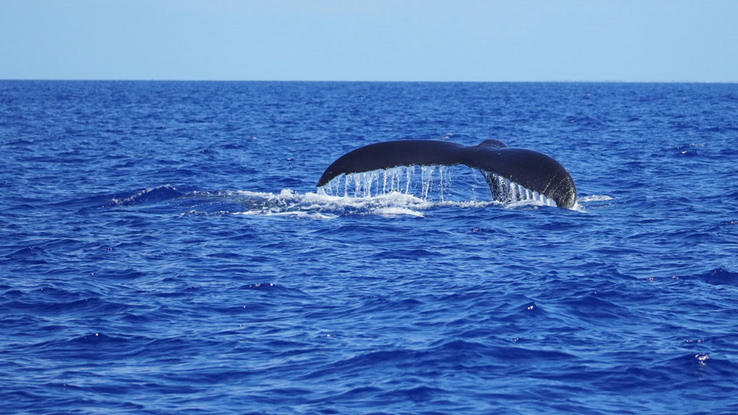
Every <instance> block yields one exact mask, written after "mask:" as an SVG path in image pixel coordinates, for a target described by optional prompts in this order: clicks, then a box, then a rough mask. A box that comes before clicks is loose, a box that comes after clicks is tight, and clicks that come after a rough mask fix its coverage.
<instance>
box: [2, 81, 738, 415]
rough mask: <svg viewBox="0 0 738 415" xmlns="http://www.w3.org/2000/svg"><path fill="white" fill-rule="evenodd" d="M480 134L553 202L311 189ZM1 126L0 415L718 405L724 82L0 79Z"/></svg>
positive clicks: (734, 225)
mask: <svg viewBox="0 0 738 415" xmlns="http://www.w3.org/2000/svg"><path fill="white" fill-rule="evenodd" d="M491 138H494V139H498V140H501V141H503V142H505V143H506V144H507V145H508V146H511V147H522V148H529V149H533V150H536V151H539V152H542V153H544V154H548V155H550V156H552V157H554V158H555V159H556V160H558V161H559V162H560V163H561V164H562V165H563V166H565V167H566V168H567V170H568V171H569V172H570V173H571V176H572V177H573V178H574V181H575V183H576V186H577V189H578V203H577V205H576V206H575V207H574V208H573V209H562V208H558V207H555V206H550V204H549V203H546V202H545V201H543V202H542V201H538V200H525V201H495V200H492V199H491V194H490V192H489V189H488V188H487V187H486V184H485V182H484V180H483V179H482V176H481V175H480V173H479V172H476V171H473V170H472V169H470V168H468V167H465V166H454V167H447V168H432V167H425V168H420V167H415V168H406V169H403V168H398V169H393V170H392V171H383V172H375V173H372V174H373V175H372V174H368V173H367V174H364V175H353V176H357V177H353V176H350V177H348V178H342V179H341V180H343V182H341V183H338V184H336V183H331V184H330V185H329V186H326V187H325V188H321V189H316V183H317V181H318V178H319V177H320V176H321V174H322V173H323V170H324V169H325V168H326V167H327V166H328V165H329V164H330V163H331V162H333V161H334V160H335V159H336V158H338V157H340V156H341V155H342V154H344V153H346V152H348V151H350V150H352V149H355V148H357V147H360V146H363V145H367V144H370V143H376V142H381V141H387V140H402V139H428V140H447V141H451V142H458V143H461V144H465V145H476V144H478V143H479V142H481V141H482V140H484V139H491ZM0 148H1V149H2V153H1V154H2V156H1V157H0V403H1V405H2V407H1V408H0V412H2V413H3V414H62V413H68V414H170V413H186V414H542V413H545V414H571V413H578V414H613V413H618V414H639V415H642V414H676V413H678V414H736V413H738V85H736V84H617V83H612V84H597V83H583V84H576V83H521V84H516V83H340V82H335V83H333V82H328V83H321V82H309V83H307V82H306V83H302V82H97V81H90V82H63V81H48V82H46V81H39V82H36V81H1V82H0ZM358 176H361V177H358ZM387 178H389V182H390V183H391V184H393V185H392V186H389V188H387V187H385V186H384V185H383V186H378V185H377V183H379V182H380V181H382V183H386V180H388V179H387ZM372 181H373V183H374V184H373V185H371V184H370V185H366V183H368V182H372ZM334 182H335V181H334ZM372 186H373V187H372Z"/></svg>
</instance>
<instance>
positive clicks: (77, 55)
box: [0, 0, 738, 83]
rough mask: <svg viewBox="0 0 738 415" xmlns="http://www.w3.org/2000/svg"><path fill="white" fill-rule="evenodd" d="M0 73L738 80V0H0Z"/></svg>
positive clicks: (28, 75) (118, 77)
mask: <svg viewBox="0 0 738 415" xmlns="http://www.w3.org/2000/svg"><path fill="white" fill-rule="evenodd" d="M0 79H70V80H76V79H93V80H98V79H99V80H259V81H261V80H279V81H453V82H458V81H461V82H470V81H473V82H510V81H513V82H516V81H523V82H528V81H575V82H600V81H604V82H732V83H735V82H738V1H736V0H689V1H687V0H499V1H498V0H361V1H359V0H64V1H62V0H0Z"/></svg>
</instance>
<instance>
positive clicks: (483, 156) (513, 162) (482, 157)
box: [317, 140, 577, 209]
mask: <svg viewBox="0 0 738 415" xmlns="http://www.w3.org/2000/svg"><path fill="white" fill-rule="evenodd" d="M458 164H464V165H466V166H469V167H471V168H473V169H478V170H480V171H481V172H482V173H483V175H484V177H485V179H486V181H487V184H488V185H489V187H490V191H491V192H492V197H493V199H498V198H499V197H500V196H501V194H502V192H503V191H504V189H503V185H502V184H501V182H500V181H499V180H497V178H498V177H500V178H504V179H507V180H509V181H510V182H513V183H517V184H518V185H520V186H523V187H524V188H526V189H528V190H531V191H533V192H538V193H539V194H541V195H544V196H546V197H547V198H549V199H551V200H553V201H554V202H555V203H556V205H557V206H558V207H561V208H567V209H571V208H572V207H574V204H575V203H576V201H577V189H576V186H575V185H574V180H573V179H572V178H571V175H570V174H569V172H568V171H567V170H566V169H565V168H564V167H563V166H562V165H561V164H559V162H557V161H556V160H554V159H553V158H552V157H550V156H547V155H545V154H543V153H539V152H537V151H534V150H529V149H525V148H514V147H508V146H507V145H505V143H503V142H502V141H499V140H484V141H482V142H481V143H480V144H478V145H475V146H465V145H463V144H459V143H454V142H450V141H436V140H399V141H385V142H379V143H374V144H369V145H366V146H364V147H360V148H357V149H355V150H352V151H350V152H348V153H346V154H344V155H343V156H341V157H339V158H338V159H336V161H334V162H333V163H331V165H330V166H328V168H326V169H325V171H324V172H323V175H322V176H321V177H320V180H318V184H317V187H322V186H325V185H326V184H328V183H329V182H330V181H331V180H333V179H334V178H336V177H338V176H340V175H343V174H351V173H363V172H368V171H373V170H383V169H389V168H393V167H400V166H454V165H458Z"/></svg>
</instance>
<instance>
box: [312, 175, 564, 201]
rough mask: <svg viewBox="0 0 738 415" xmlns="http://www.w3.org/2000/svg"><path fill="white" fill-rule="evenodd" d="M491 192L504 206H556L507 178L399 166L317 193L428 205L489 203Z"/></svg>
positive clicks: (342, 179)
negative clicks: (411, 199)
mask: <svg viewBox="0 0 738 415" xmlns="http://www.w3.org/2000/svg"><path fill="white" fill-rule="evenodd" d="M480 175H481V178H482V179H483V180H480ZM490 191H491V201H493V202H499V203H502V204H505V205H509V204H521V203H523V204H533V205H539V206H556V202H554V201H553V200H551V199H550V198H548V197H546V196H544V195H542V194H540V193H538V192H534V191H531V190H530V189H527V188H525V187H523V186H521V185H519V184H517V183H515V182H512V181H510V180H508V179H506V178H503V177H501V176H498V175H496V174H493V173H490V172H486V171H480V170H477V169H468V168H462V167H460V166H400V167H394V168H391V169H386V170H374V171H370V172H363V173H351V174H346V175H341V176H338V177H336V178H335V179H333V180H332V181H330V182H329V183H328V184H326V185H325V186H323V187H320V188H319V189H318V193H319V194H325V195H342V196H344V197H357V198H361V197H372V196H375V195H383V194H389V193H402V194H408V195H417V197H419V198H420V199H422V200H425V201H429V202H436V201H437V202H447V201H458V202H462V201H469V200H471V201H477V200H479V198H480V197H481V199H482V200H490Z"/></svg>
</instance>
